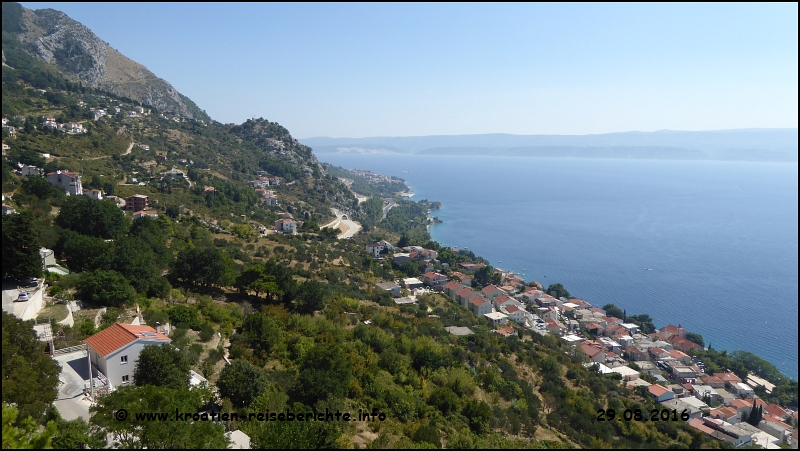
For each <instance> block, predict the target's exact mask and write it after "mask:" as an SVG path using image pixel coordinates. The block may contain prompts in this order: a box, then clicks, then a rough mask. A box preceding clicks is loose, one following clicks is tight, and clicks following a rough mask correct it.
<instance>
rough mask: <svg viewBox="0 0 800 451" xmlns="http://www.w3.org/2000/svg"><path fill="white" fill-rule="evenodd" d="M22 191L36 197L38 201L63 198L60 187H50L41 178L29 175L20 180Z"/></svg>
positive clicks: (62, 191)
mask: <svg viewBox="0 0 800 451" xmlns="http://www.w3.org/2000/svg"><path fill="white" fill-rule="evenodd" d="M22 191H23V192H24V193H26V194H30V195H32V196H36V197H37V198H39V199H50V198H53V197H63V196H64V190H63V189H61V187H56V186H53V185H51V184H50V183H48V182H47V180H46V179H44V178H42V177H35V176H30V175H29V176H27V177H23V178H22Z"/></svg>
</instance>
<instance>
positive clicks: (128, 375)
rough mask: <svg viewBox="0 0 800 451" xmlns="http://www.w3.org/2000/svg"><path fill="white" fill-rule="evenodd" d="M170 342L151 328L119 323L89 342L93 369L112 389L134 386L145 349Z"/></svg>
mask: <svg viewBox="0 0 800 451" xmlns="http://www.w3.org/2000/svg"><path fill="white" fill-rule="evenodd" d="M171 341H172V340H170V338H169V337H167V336H166V335H163V334H161V333H158V332H156V330H155V329H153V328H152V327H150V326H133V325H130V324H118V323H117V324H114V325H112V326H111V327H109V328H107V329H104V330H101V331H100V332H98V333H96V334H94V335H92V336H91V337H89V338H87V339H86V344H87V345H88V348H89V356H90V357H89V358H90V360H91V361H92V365H94V366H95V367H97V369H98V370H100V372H101V373H103V374H104V375H105V376H106V377H107V378H108V381H109V383H110V384H111V386H112V387H119V386H122V385H128V384H132V383H133V371H134V369H135V368H136V361H137V360H138V359H139V354H140V353H141V352H142V349H144V347H145V346H151V345H163V344H168V343H170V342H171ZM175 352H178V351H177V350H176V351H175Z"/></svg>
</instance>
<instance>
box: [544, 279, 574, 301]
mask: <svg viewBox="0 0 800 451" xmlns="http://www.w3.org/2000/svg"><path fill="white" fill-rule="evenodd" d="M547 293H548V294H550V295H551V296H553V297H555V298H568V299H569V298H571V297H572V295H571V294H569V291H567V289H566V288H564V285H561V284H560V283H554V284H552V285H550V286H549V287H547Z"/></svg>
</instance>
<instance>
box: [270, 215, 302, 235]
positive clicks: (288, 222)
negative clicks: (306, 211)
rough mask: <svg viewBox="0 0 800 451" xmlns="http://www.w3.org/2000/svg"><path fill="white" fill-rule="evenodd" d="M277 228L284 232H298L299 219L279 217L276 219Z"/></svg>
mask: <svg viewBox="0 0 800 451" xmlns="http://www.w3.org/2000/svg"><path fill="white" fill-rule="evenodd" d="M275 230H277V231H278V232H283V233H291V234H292V235H294V234H295V233H297V221H295V220H294V219H290V218H283V219H278V220H277V221H275Z"/></svg>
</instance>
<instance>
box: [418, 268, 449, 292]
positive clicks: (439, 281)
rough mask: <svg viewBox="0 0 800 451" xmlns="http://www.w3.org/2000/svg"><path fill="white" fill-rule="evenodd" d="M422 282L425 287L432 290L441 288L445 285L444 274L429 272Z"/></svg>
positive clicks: (445, 278)
mask: <svg viewBox="0 0 800 451" xmlns="http://www.w3.org/2000/svg"><path fill="white" fill-rule="evenodd" d="M422 282H423V283H424V284H425V285H426V286H429V287H433V288H437V287H443V286H444V285H445V283H447V277H445V275H444V274H439V273H438V272H429V273H426V274H425V277H423V280H422Z"/></svg>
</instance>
